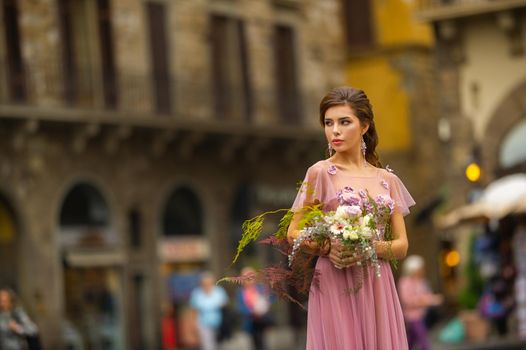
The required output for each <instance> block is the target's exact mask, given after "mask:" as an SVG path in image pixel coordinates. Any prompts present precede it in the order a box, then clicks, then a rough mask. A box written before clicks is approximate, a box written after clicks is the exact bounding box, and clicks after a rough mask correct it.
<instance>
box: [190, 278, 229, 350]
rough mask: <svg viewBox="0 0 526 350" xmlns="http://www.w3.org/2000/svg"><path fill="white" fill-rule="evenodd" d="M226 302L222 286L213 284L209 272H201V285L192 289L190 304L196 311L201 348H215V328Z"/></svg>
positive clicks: (214, 349)
mask: <svg viewBox="0 0 526 350" xmlns="http://www.w3.org/2000/svg"><path fill="white" fill-rule="evenodd" d="M227 302H228V296H227V294H226V292H225V290H224V289H223V288H222V287H219V286H216V285H215V280H214V277H213V275H212V274H210V273H209V272H205V273H203V275H202V277H201V286H200V287H197V288H196V289H194V290H193V291H192V294H191V296H190V305H191V306H192V307H193V308H194V309H195V310H196V311H197V313H198V316H197V325H198V329H199V338H200V340H201V348H202V349H203V350H216V349H217V345H218V344H217V330H218V328H219V327H220V326H221V308H222V307H223V306H225V305H226V304H227Z"/></svg>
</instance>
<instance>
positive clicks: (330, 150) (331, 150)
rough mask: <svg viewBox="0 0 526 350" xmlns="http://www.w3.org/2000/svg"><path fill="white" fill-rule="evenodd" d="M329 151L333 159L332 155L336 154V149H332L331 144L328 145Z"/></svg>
mask: <svg viewBox="0 0 526 350" xmlns="http://www.w3.org/2000/svg"><path fill="white" fill-rule="evenodd" d="M327 149H328V151H329V157H332V155H333V153H334V149H333V148H332V146H331V144H330V142H329V143H328V144H327Z"/></svg>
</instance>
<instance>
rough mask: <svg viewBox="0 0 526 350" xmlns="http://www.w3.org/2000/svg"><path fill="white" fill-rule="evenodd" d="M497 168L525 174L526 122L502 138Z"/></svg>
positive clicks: (518, 124)
mask: <svg viewBox="0 0 526 350" xmlns="http://www.w3.org/2000/svg"><path fill="white" fill-rule="evenodd" d="M499 167H500V168H501V169H506V170H508V171H510V172H526V120H522V121H521V122H519V123H517V125H515V126H514V127H513V128H512V129H511V130H509V131H508V133H507V134H506V135H505V136H504V140H503V141H502V143H501V145H500V151H499Z"/></svg>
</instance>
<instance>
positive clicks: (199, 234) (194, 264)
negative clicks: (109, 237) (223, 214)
mask: <svg viewBox="0 0 526 350" xmlns="http://www.w3.org/2000/svg"><path fill="white" fill-rule="evenodd" d="M158 244H159V245H158V253H159V260H160V263H161V265H160V268H161V272H160V275H161V281H162V284H163V285H162V287H161V290H162V291H163V295H162V296H161V300H162V306H161V307H162V310H163V317H164V321H163V323H164V322H168V324H171V322H174V324H175V327H176V328H177V329H178V331H177V334H178V337H177V341H178V344H177V346H183V347H184V346H187V347H191V346H194V345H195V344H196V340H197V335H196V334H192V332H191V331H189V330H190V329H192V328H191V327H188V325H191V323H192V322H194V320H193V319H192V317H193V314H192V313H191V312H190V310H189V307H188V299H189V297H190V293H191V291H192V290H193V289H194V288H195V287H196V286H197V285H198V284H199V277H200V273H201V272H202V271H203V270H204V269H205V268H206V266H207V262H208V260H209V258H210V246H209V243H208V240H207V239H206V237H205V234H204V213H203V209H202V205H201V201H200V199H199V197H198V196H197V194H196V193H195V192H194V191H193V190H192V189H191V188H189V187H187V186H180V187H177V188H176V189H174V190H173V191H172V192H171V193H170V195H169V196H168V198H167V201H166V202H165V205H164V208H163V209H162V216H161V232H160V238H159V243H158ZM163 331H167V329H166V328H163Z"/></svg>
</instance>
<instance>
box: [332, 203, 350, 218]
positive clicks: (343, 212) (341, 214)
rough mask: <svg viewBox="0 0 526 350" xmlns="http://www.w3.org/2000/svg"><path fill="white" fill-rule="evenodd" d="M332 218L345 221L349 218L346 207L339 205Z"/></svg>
mask: <svg viewBox="0 0 526 350" xmlns="http://www.w3.org/2000/svg"><path fill="white" fill-rule="evenodd" d="M334 216H335V217H336V219H339V220H345V219H348V218H349V213H348V212H347V208H346V205H341V206H339V207H338V208H337V209H336V213H334Z"/></svg>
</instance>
